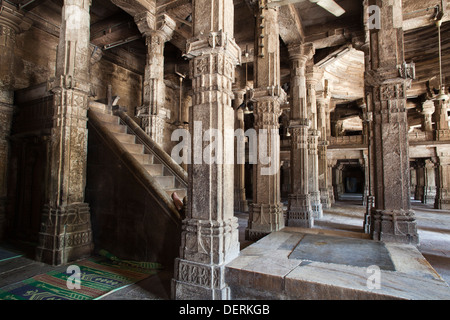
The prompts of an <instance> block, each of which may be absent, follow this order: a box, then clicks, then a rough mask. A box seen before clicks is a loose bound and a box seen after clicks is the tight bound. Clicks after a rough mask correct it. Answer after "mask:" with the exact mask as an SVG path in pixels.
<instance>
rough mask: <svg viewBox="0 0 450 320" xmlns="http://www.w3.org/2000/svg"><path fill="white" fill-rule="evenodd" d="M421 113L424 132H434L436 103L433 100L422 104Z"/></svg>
mask: <svg viewBox="0 0 450 320" xmlns="http://www.w3.org/2000/svg"><path fill="white" fill-rule="evenodd" d="M421 113H422V115H423V120H422V130H423V131H425V132H431V131H433V113H434V103H433V101H431V100H427V101H425V102H424V103H423V104H422V110H421Z"/></svg>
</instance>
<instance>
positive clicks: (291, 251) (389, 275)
mask: <svg viewBox="0 0 450 320" xmlns="http://www.w3.org/2000/svg"><path fill="white" fill-rule="evenodd" d="M377 267H378V268H377ZM376 270H377V271H376ZM377 275H379V277H378V279H379V284H380V285H379V286H378V287H379V288H376V278H375V277H377ZM226 281H227V283H228V284H229V286H230V287H231V299H236V300H239V299H246V300H247V299H275V300H278V299H308V300H309V299H319V300H328V299H333V300H334V299H336V300H346V299H347V300H348V299H351V300H353V299H407V300H416V299H420V300H423V299H432V300H444V299H445V300H447V299H450V288H449V286H448V285H447V283H446V282H445V281H444V280H443V279H442V278H441V276H440V275H439V274H438V273H437V272H436V271H435V270H434V269H433V267H432V266H431V265H430V264H429V263H428V262H427V260H426V259H425V258H424V257H423V256H422V254H421V253H420V252H419V251H418V250H417V248H416V247H415V246H412V245H400V244H391V243H383V242H377V241H373V240H370V239H368V235H366V234H363V233H358V232H347V231H335V230H325V229H303V228H290V227H287V228H284V229H282V230H280V231H278V232H274V233H271V234H270V235H268V236H266V237H264V238H263V239H261V240H259V241H258V242H256V243H254V244H252V245H250V246H248V247H247V248H245V249H244V250H242V251H241V252H240V255H239V257H237V258H236V259H235V260H233V261H232V262H230V263H229V264H228V265H227V268H226Z"/></svg>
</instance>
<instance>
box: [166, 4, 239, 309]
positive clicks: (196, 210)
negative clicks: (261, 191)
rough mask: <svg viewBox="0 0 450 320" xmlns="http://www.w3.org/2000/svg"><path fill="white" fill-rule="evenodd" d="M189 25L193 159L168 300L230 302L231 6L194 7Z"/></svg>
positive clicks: (233, 225)
mask: <svg viewBox="0 0 450 320" xmlns="http://www.w3.org/2000/svg"><path fill="white" fill-rule="evenodd" d="M193 17H194V21H193V36H194V37H193V38H191V39H189V40H188V41H187V44H186V46H187V48H186V52H187V53H186V57H187V58H188V59H190V77H191V79H192V88H193V102H192V104H193V105H192V107H191V117H190V119H191V120H190V123H189V126H190V132H191V133H192V135H193V139H192V142H191V147H192V149H191V150H192V157H191V163H190V164H189V166H188V172H189V188H188V205H187V214H186V219H185V220H184V221H183V232H182V235H181V247H180V257H179V258H177V259H176V261H175V275H174V280H173V282H172V296H173V298H174V299H199V300H217V299H229V298H230V292H229V291H230V290H229V287H228V286H227V284H226V283H225V265H226V264H227V263H228V262H230V261H231V260H233V259H234V258H236V257H237V255H238V254H239V239H238V229H237V227H238V223H237V218H235V217H234V212H233V189H234V183H233V178H234V164H233V163H232V161H231V162H230V161H229V159H233V157H234V150H233V143H232V142H233V139H232V137H230V136H227V137H225V134H226V131H227V130H228V131H229V132H231V133H233V132H234V110H233V108H232V105H231V100H232V98H233V92H232V83H233V81H234V71H235V66H236V65H237V64H238V63H239V58H240V49H239V47H238V46H237V45H236V43H235V42H234V39H233V34H234V30H233V25H234V22H233V20H234V6H233V1H232V0H218V1H210V0H196V1H194V3H193ZM214 129H215V130H214ZM211 130H214V131H215V132H216V134H215V135H214V137H210V136H209V133H211ZM208 137H210V139H215V142H216V145H221V146H223V148H222V152H219V150H218V148H217V149H215V148H209V146H210V145H209V144H208V143H207V142H206V141H204V140H205V139H206V138H208ZM230 141H231V145H230V143H229V142H230ZM202 158H203V159H202ZM214 159H215V160H214Z"/></svg>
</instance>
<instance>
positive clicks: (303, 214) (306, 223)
mask: <svg viewBox="0 0 450 320" xmlns="http://www.w3.org/2000/svg"><path fill="white" fill-rule="evenodd" d="M286 220H287V226H289V227H301V228H312V227H314V213H313V211H312V210H311V199H310V196H309V194H305V195H292V194H291V195H289V209H288V211H287V219H286Z"/></svg>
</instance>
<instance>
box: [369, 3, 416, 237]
mask: <svg viewBox="0 0 450 320" xmlns="http://www.w3.org/2000/svg"><path fill="white" fill-rule="evenodd" d="M374 2H376V4H377V5H378V6H379V7H380V16H381V28H380V29H379V30H378V29H373V30H370V55H371V59H370V68H369V70H368V71H366V76H365V80H366V85H367V90H368V91H370V92H371V102H370V103H372V107H373V113H374V114H373V136H374V153H373V155H374V159H373V163H374V169H375V170H374V173H375V176H374V179H373V182H374V190H375V208H373V209H372V211H371V222H370V224H371V225H370V233H371V236H372V238H373V239H376V240H381V241H392V242H401V243H411V244H417V243H418V241H419V237H418V233H417V225H416V221H415V218H414V212H413V211H412V210H411V203H410V198H409V194H410V177H409V144H408V121H407V111H406V90H407V86H408V83H409V81H408V80H406V79H404V78H402V77H401V74H402V73H405V72H401V71H402V70H399V67H398V66H402V65H403V63H404V51H403V29H402V26H403V18H402V3H401V1H395V2H392V1H390V0H377V1H374ZM393 164H395V165H393Z"/></svg>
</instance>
